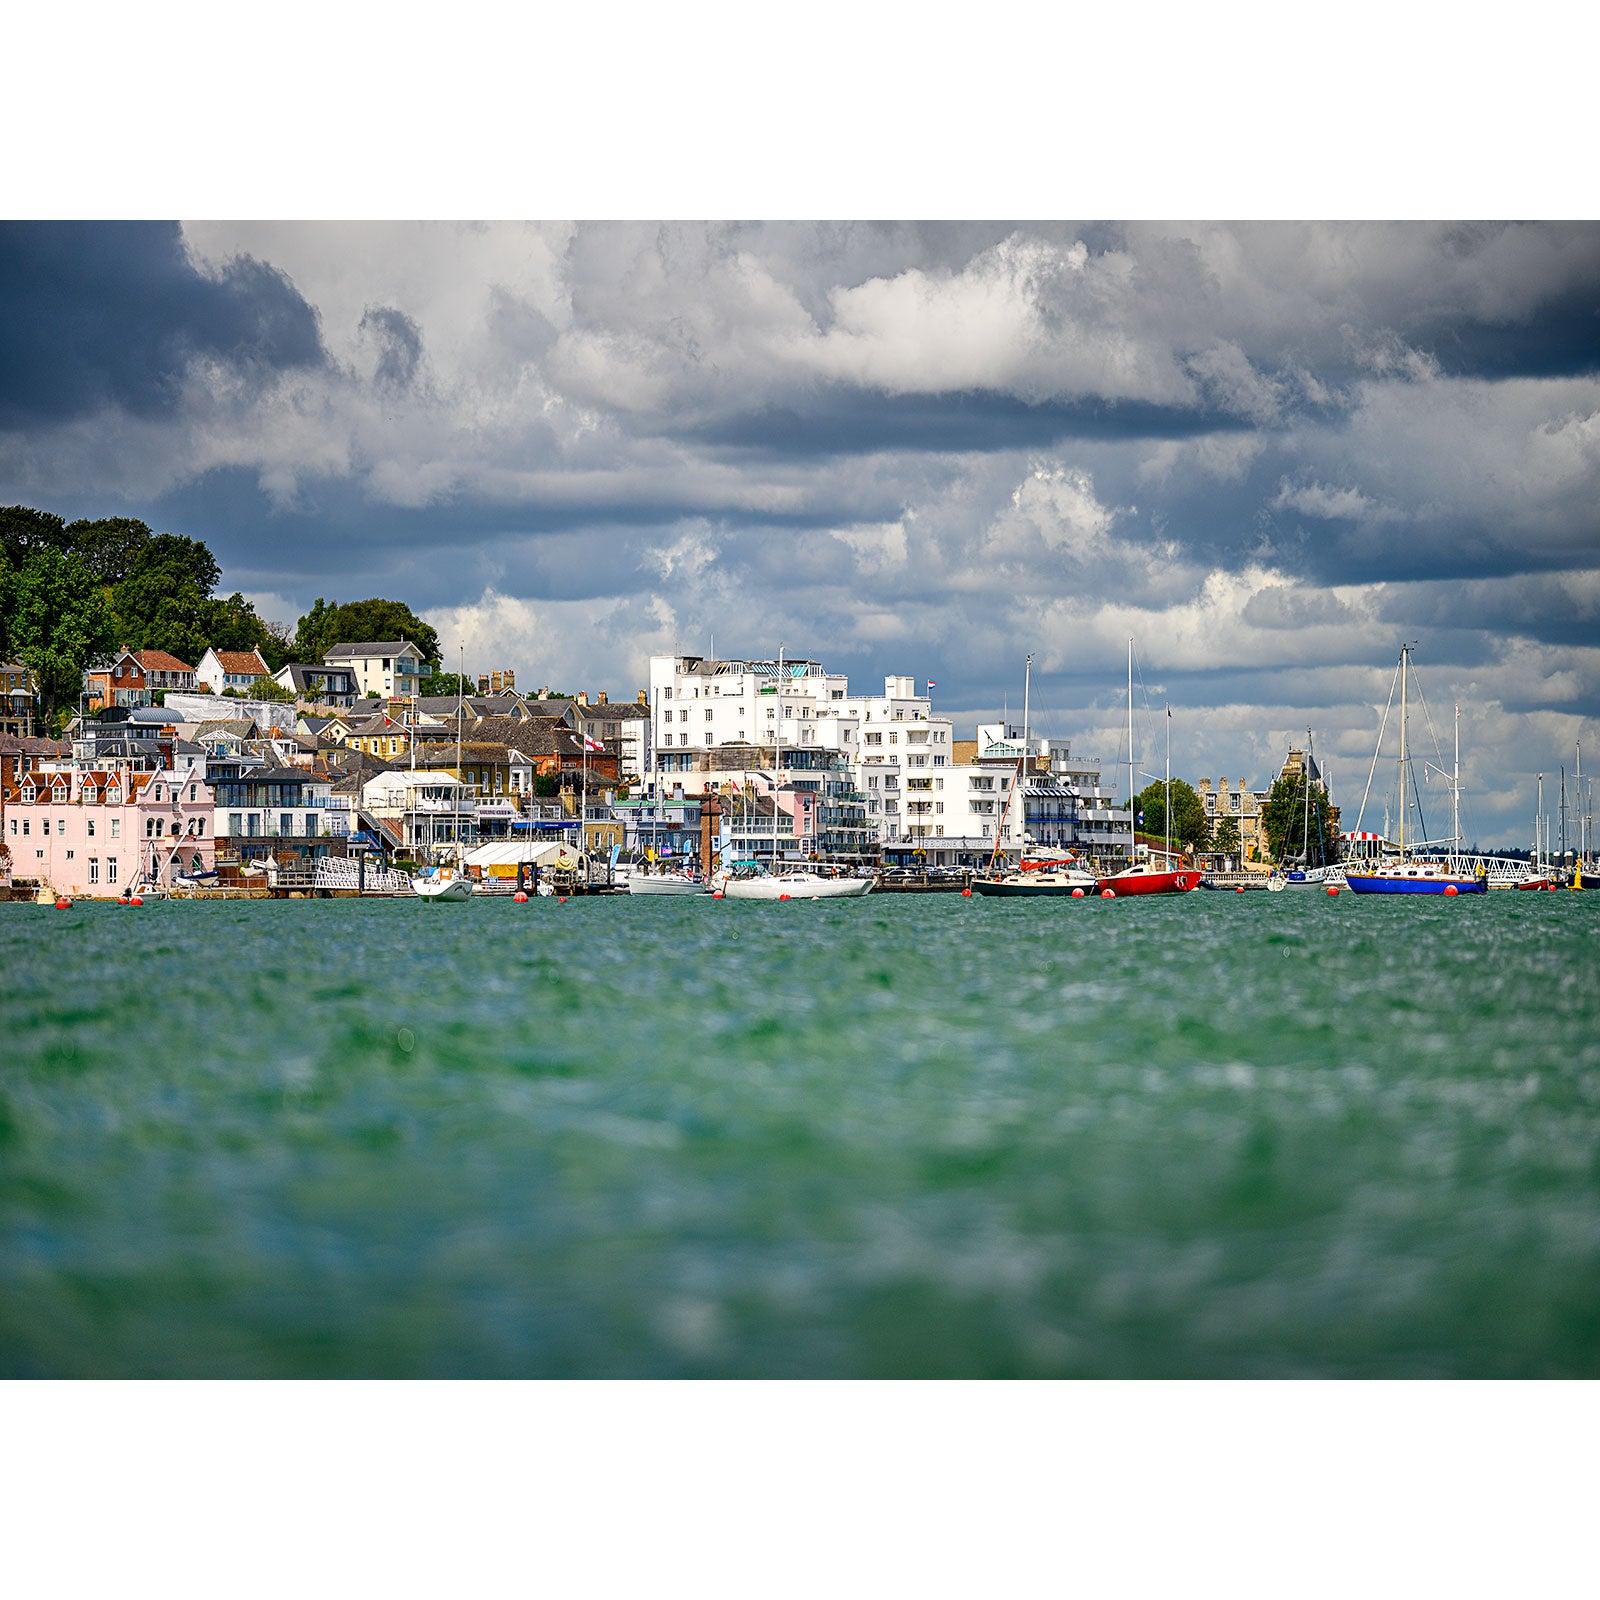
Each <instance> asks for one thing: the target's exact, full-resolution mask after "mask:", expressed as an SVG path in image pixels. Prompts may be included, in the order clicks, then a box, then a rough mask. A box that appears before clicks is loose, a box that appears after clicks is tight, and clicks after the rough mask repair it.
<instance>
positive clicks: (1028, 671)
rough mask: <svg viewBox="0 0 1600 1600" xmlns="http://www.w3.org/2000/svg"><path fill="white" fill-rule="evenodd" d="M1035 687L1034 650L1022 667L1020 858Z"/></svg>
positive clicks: (1025, 839)
mask: <svg viewBox="0 0 1600 1600" xmlns="http://www.w3.org/2000/svg"><path fill="white" fill-rule="evenodd" d="M1032 689H1033V652H1032V651H1031V650H1030V651H1029V652H1028V659H1027V661H1026V662H1024V663H1023V667H1022V755H1021V756H1020V757H1019V758H1018V760H1017V776H1016V787H1017V788H1019V789H1021V790H1022V797H1021V802H1020V803H1021V805H1022V828H1021V835H1020V837H1019V838H1018V840H1017V852H1018V860H1019V861H1020V859H1021V854H1022V851H1023V850H1025V849H1026V847H1027V842H1028V802H1027V790H1026V788H1025V787H1024V780H1025V777H1026V774H1027V770H1028V696H1029V694H1030V693H1031V691H1032Z"/></svg>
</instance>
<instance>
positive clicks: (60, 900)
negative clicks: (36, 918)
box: [56, 894, 72, 911]
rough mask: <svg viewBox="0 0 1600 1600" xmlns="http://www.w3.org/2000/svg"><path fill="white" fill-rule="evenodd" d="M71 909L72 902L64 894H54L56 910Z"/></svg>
mask: <svg viewBox="0 0 1600 1600" xmlns="http://www.w3.org/2000/svg"><path fill="white" fill-rule="evenodd" d="M71 909H72V902H71V901H70V900H69V899H67V897H66V896H65V895H64V894H58V895H57V896H56V910H57V911H70V910H71Z"/></svg>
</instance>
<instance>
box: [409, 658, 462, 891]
mask: <svg viewBox="0 0 1600 1600" xmlns="http://www.w3.org/2000/svg"><path fill="white" fill-rule="evenodd" d="M461 657H462V659H461V672H460V673H458V674H457V675H456V787H455V789H454V791H453V792H452V795H451V800H452V805H451V815H452V820H453V821H454V823H455V827H454V830H453V831H454V834H455V858H454V860H453V861H451V862H447V863H444V864H442V865H438V866H432V867H424V868H423V869H422V871H421V872H419V873H417V875H416V876H415V877H414V878H412V880H411V887H412V890H413V891H414V892H415V894H416V896H417V898H418V899H419V900H433V901H447V900H448V901H456V900H470V899H471V898H472V879H471V878H470V877H468V876H467V868H466V862H465V857H464V854H463V852H462V849H461V716H462V708H463V706H464V704H465V688H466V678H465V673H466V647H465V646H464V645H463V646H462V651H461ZM410 743H411V770H412V772H413V773H414V772H415V771H416V770H417V709H416V702H415V701H413V702H412V706H411V740H410ZM430 831H431V830H430Z"/></svg>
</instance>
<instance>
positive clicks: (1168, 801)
mask: <svg viewBox="0 0 1600 1600" xmlns="http://www.w3.org/2000/svg"><path fill="white" fill-rule="evenodd" d="M1161 809H1162V812H1163V813H1164V817H1163V820H1164V821H1165V823H1166V827H1167V832H1166V850H1167V859H1166V861H1165V862H1163V863H1162V864H1163V865H1164V866H1167V867H1170V866H1171V865H1172V707H1171V706H1170V705H1169V706H1168V707H1167V788H1166V797H1165V798H1164V799H1163V800H1162V802H1161Z"/></svg>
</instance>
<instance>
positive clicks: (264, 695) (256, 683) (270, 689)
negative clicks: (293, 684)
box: [245, 678, 295, 705]
mask: <svg viewBox="0 0 1600 1600" xmlns="http://www.w3.org/2000/svg"><path fill="white" fill-rule="evenodd" d="M245 698H246V699H249V700H276V701H277V702H279V703H280V704H282V705H293V704H294V702H295V696H294V693H293V691H292V690H289V689H285V688H284V687H283V685H282V684H281V683H279V682H278V681H277V679H275V678H253V679H251V682H250V689H249V692H248V693H247V695H246V696H245Z"/></svg>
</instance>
